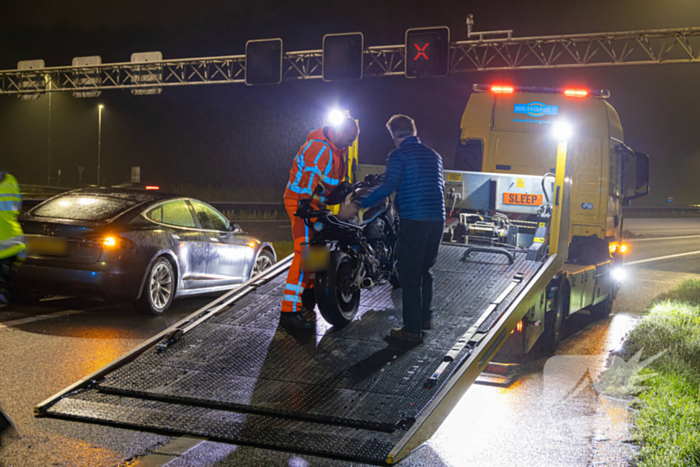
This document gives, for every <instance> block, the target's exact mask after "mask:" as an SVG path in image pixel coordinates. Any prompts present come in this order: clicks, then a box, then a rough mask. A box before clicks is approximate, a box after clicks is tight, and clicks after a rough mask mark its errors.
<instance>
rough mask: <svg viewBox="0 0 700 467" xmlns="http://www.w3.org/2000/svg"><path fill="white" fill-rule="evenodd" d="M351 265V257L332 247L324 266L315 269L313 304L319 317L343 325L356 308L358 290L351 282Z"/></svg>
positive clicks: (353, 314) (352, 316)
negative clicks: (314, 300) (328, 260)
mask: <svg viewBox="0 0 700 467" xmlns="http://www.w3.org/2000/svg"><path fill="white" fill-rule="evenodd" d="M355 267H356V266H355V264H353V260H352V258H351V257H349V256H348V255H346V254H345V253H343V252H342V251H334V252H333V253H331V260H330V264H329V266H328V270H327V271H319V272H317V273H316V281H315V283H314V290H315V291H316V304H317V305H318V309H319V311H320V312H321V316H323V319H325V320H326V321H328V322H329V323H330V324H332V325H333V326H338V327H344V326H347V325H348V324H349V323H350V322H351V321H352V320H353V319H354V318H355V315H356V314H357V310H359V308H360V290H359V289H358V288H357V286H355V285H354V284H353V279H354V277H355Z"/></svg>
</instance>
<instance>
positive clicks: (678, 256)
mask: <svg viewBox="0 0 700 467" xmlns="http://www.w3.org/2000/svg"><path fill="white" fill-rule="evenodd" d="M690 255H700V250H698V251H690V252H688V253H679V254H677V255H667V256H657V257H656V258H648V259H640V260H638V261H632V262H630V263H627V262H625V263H623V266H633V265H635V264H642V263H651V262H652V261H662V260H665V259H671V258H680V257H681V256H690Z"/></svg>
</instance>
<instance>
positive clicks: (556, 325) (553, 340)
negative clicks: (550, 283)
mask: <svg viewBox="0 0 700 467" xmlns="http://www.w3.org/2000/svg"><path fill="white" fill-rule="evenodd" d="M553 292H554V309H553V310H551V311H549V312H547V313H546V314H545V317H544V322H545V327H544V332H543V333H542V336H540V339H542V346H543V350H545V351H546V352H548V353H554V352H556V350H557V349H558V348H559V344H561V340H562V337H563V336H564V324H565V323H566V317H567V316H568V314H569V299H570V296H571V292H570V289H569V283H568V282H567V281H566V280H565V279H564V280H562V281H561V282H560V283H559V285H558V286H557V287H556V288H555V290H553Z"/></svg>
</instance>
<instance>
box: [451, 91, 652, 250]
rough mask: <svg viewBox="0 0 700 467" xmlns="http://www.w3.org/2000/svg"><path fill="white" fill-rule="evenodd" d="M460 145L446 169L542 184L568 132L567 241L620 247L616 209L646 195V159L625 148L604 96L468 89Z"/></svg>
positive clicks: (619, 214) (603, 93) (601, 93)
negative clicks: (560, 130) (594, 240)
mask: <svg viewBox="0 0 700 467" xmlns="http://www.w3.org/2000/svg"><path fill="white" fill-rule="evenodd" d="M474 91H475V92H474V93H473V94H472V95H471V97H470V98H469V101H468V103H467V107H466V109H465V111H464V114H463V115H462V121H461V125H460V140H459V145H458V148H457V151H456V154H455V157H454V159H452V160H446V161H444V162H445V167H446V169H453V170H456V171H476V172H489V173H507V174H521V175H534V176H542V175H544V174H546V173H548V172H552V173H554V170H555V164H556V155H557V146H558V140H557V138H556V135H554V134H553V133H554V131H555V129H556V128H557V127H558V126H561V125H565V126H567V127H568V129H569V131H570V133H571V136H570V147H569V156H570V158H571V159H572V164H573V177H572V180H573V183H572V192H571V205H570V226H569V229H568V230H569V236H570V238H569V240H570V242H571V241H572V239H573V238H574V237H589V236H591V235H596V236H597V237H599V238H600V239H601V240H603V241H604V242H606V243H608V244H609V245H612V249H611V251H614V250H615V248H617V247H618V246H619V245H620V244H621V234H622V206H623V204H624V203H625V202H626V201H628V200H630V199H633V198H637V197H639V196H644V195H645V194H647V192H648V185H649V183H648V156H646V155H644V154H640V153H635V152H634V151H632V150H631V149H630V148H629V147H627V146H626V145H625V144H624V135H623V130H622V124H621V123H620V118H619V116H618V114H617V112H616V111H615V109H614V108H613V107H612V105H610V104H609V103H608V102H607V100H606V99H607V98H608V97H609V96H610V93H609V92H608V91H593V90H586V89H554V88H534V87H517V86H508V85H490V86H489V85H479V84H477V85H474Z"/></svg>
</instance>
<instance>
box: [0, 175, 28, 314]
mask: <svg viewBox="0 0 700 467" xmlns="http://www.w3.org/2000/svg"><path fill="white" fill-rule="evenodd" d="M21 207H22V196H21V195H20V191H19V184H18V183H17V179H16V178H15V177H13V176H12V175H10V174H9V173H7V172H6V171H5V170H3V169H2V168H0V303H7V296H8V289H9V288H10V275H11V273H12V270H13V269H14V268H15V267H16V266H18V265H19V264H20V263H21V262H22V261H23V260H24V258H25V245H24V234H23V233H22V227H21V226H20V225H19V222H18V221H17V216H19V211H20V208H21Z"/></svg>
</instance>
